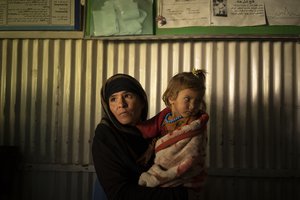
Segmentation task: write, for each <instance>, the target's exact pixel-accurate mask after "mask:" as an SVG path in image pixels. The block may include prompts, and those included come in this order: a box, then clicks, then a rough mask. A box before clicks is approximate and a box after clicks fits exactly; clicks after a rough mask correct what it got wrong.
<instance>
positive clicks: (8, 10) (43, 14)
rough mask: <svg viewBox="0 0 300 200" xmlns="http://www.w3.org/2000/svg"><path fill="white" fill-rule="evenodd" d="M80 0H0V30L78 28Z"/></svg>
mask: <svg viewBox="0 0 300 200" xmlns="http://www.w3.org/2000/svg"><path fill="white" fill-rule="evenodd" d="M80 15H81V6H80V0H38V1H37V0H14V1H8V0H0V30H79V29H80V18H81V16H80Z"/></svg>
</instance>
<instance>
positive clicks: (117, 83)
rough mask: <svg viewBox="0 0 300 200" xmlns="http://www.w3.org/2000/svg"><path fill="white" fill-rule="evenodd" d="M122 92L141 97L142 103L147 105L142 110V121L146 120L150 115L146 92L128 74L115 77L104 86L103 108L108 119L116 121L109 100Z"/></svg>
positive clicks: (102, 93) (102, 95)
mask: <svg viewBox="0 0 300 200" xmlns="http://www.w3.org/2000/svg"><path fill="white" fill-rule="evenodd" d="M120 91H127V92H132V93H134V94H136V95H138V96H139V97H140V99H141V101H142V102H143V103H144V104H145V105H144V109H143V110H142V114H141V120H142V121H144V120H146V118H147V115H148V100H147V95H146V93H145V90H144V89H143V87H142V86H141V84H140V83H139V82H138V81H137V80H136V79H135V78H133V77H131V76H129V75H127V74H115V75H113V76H112V77H110V78H109V79H108V80H107V81H106V83H105V85H103V87H102V89H101V101H102V107H103V109H104V112H105V114H106V115H107V117H109V118H110V119H111V120H113V119H114V117H112V113H111V111H110V110H109V102H108V99H109V97H110V96H111V95H112V94H114V93H116V92H120ZM113 121H114V120H113Z"/></svg>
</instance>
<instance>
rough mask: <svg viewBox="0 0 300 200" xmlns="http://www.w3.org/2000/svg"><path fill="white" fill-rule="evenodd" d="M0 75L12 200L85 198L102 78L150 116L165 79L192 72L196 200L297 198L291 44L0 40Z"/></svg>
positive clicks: (298, 109) (297, 55)
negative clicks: (198, 103) (15, 161)
mask: <svg viewBox="0 0 300 200" xmlns="http://www.w3.org/2000/svg"><path fill="white" fill-rule="evenodd" d="M0 66H1V68H0V77H1V83H0V84H1V85H0V111H1V114H0V133H1V134H0V145H16V146H19V148H20V151H21V153H22V156H23V161H24V162H23V163H24V166H23V168H22V169H24V170H22V173H21V176H20V177H22V178H21V184H20V188H21V189H22V192H19V193H18V195H19V196H18V198H19V199H32V200H39V199H45V200H47V199H49V200H50V199H56V200H59V199H72V200H76V199H83V200H86V199H91V193H92V184H93V182H94V179H95V174H94V169H93V165H92V157H91V151H90V145H91V141H92V138H93V134H94V128H95V126H96V125H97V123H98V122H99V120H100V117H101V108H100V100H99V98H100V97H99V91H100V88H101V85H102V83H103V82H104V81H105V80H106V79H107V77H110V76H111V75H113V74H115V73H118V72H120V73H128V74H130V75H132V76H134V77H136V78H137V79H138V80H140V82H141V84H142V85H143V86H144V88H145V89H146V92H147V94H148V97H149V104H150V105H149V106H150V113H149V117H150V116H153V115H154V114H155V113H157V112H158V111H159V110H160V109H161V108H163V107H164V104H163V102H162V101H161V98H160V97H161V94H162V93H163V91H164V89H165V88H166V85H167V82H168V80H169V79H170V77H171V76H173V75H174V74H176V73H177V72H181V71H190V70H191V69H192V68H193V67H197V68H198V67H199V68H205V69H206V70H207V72H208V74H207V93H206V101H207V105H208V112H209V114H210V123H209V157H208V163H209V166H210V171H209V173H210V175H211V177H210V178H209V181H208V184H207V189H206V190H205V192H204V193H203V196H204V197H205V199H229V198H230V199H264V200H265V199H299V198H300V194H299V191H298V189H299V188H300V181H299V177H300V172H299V171H300V123H299V122H300V44H299V43H297V42H296V41H208V40H207V41H201V40H182V41H180V40H162V41H159V40H153V41H102V40H81V39H74V40H61V39H53V40H52V39H2V40H0ZM245 193H247V194H248V195H247V196H244V194H245Z"/></svg>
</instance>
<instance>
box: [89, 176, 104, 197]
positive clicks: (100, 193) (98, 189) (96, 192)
mask: <svg viewBox="0 0 300 200" xmlns="http://www.w3.org/2000/svg"><path fill="white" fill-rule="evenodd" d="M92 200H107V197H106V194H105V192H104V190H103V188H102V185H101V184H100V182H99V180H98V178H96V181H95V183H94V188H93V199H92Z"/></svg>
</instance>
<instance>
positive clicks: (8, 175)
mask: <svg viewBox="0 0 300 200" xmlns="http://www.w3.org/2000/svg"><path fill="white" fill-rule="evenodd" d="M0 163H1V164H0V199H1V200H15V199H18V196H17V195H18V194H19V192H17V189H18V188H19V184H20V178H21V175H20V171H21V170H20V166H21V154H20V151H19V148H18V147H16V146H0Z"/></svg>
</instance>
